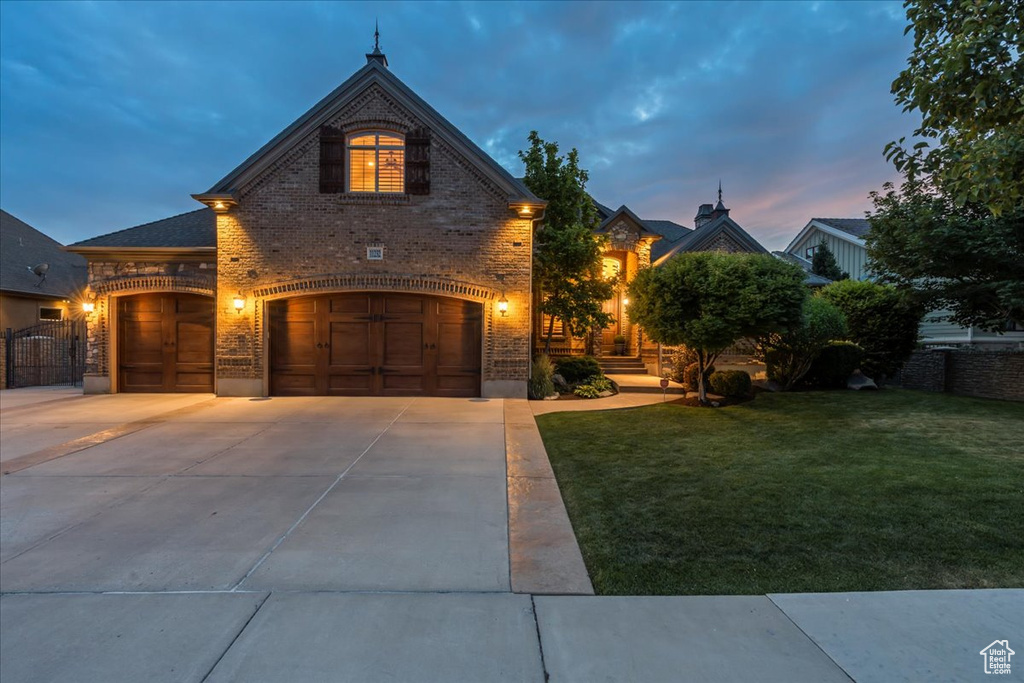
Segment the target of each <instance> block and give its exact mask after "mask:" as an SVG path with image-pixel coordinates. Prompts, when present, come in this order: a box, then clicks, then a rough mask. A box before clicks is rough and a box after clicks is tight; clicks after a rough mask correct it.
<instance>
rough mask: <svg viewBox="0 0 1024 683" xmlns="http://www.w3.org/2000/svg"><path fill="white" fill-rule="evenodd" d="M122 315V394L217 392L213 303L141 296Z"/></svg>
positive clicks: (122, 307)
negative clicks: (214, 374) (214, 360)
mask: <svg viewBox="0 0 1024 683" xmlns="http://www.w3.org/2000/svg"><path fill="white" fill-rule="evenodd" d="M117 313H118V326H117V328H118V329H117V334H118V338H117V348H118V388H119V390H120V391H129V392H143V391H145V392H212V391H213V324H214V310H213V299H211V298H209V297H205V296H197V295H192V294H140V295H138V296H127V297H122V298H120V299H118V304H117Z"/></svg>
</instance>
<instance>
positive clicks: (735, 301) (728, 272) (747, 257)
mask: <svg viewBox="0 0 1024 683" xmlns="http://www.w3.org/2000/svg"><path fill="white" fill-rule="evenodd" d="M803 283H804V271H803V270H802V269H801V268H799V267H798V266H795V265H792V264H790V263H786V262H784V261H782V260H780V259H776V258H773V257H771V256H768V255H764V254H722V253H717V252H697V253H685V254H681V255H679V256H677V257H676V258H674V259H672V260H671V261H669V262H668V263H666V264H665V265H663V266H661V267H659V268H647V269H644V270H642V271H640V273H639V274H637V277H636V278H635V279H634V280H633V282H632V283H630V286H629V296H630V300H631V303H630V305H629V307H628V310H629V316H630V320H632V321H633V322H635V323H637V324H639V325H640V326H641V327H643V329H644V333H645V334H646V335H647V337H648V338H649V339H651V340H653V341H656V342H660V343H662V344H667V345H671V346H678V345H685V346H687V347H689V348H691V349H692V350H693V351H694V352H695V354H696V356H697V363H698V365H699V372H698V374H697V376H698V395H699V397H700V401H701V402H702V403H707V387H706V385H705V371H706V369H707V368H708V367H709V366H710V365H711V364H712V363H714V361H715V358H717V357H718V355H719V354H720V353H721V352H722V351H723V350H724V349H726V348H727V347H729V346H730V345H732V344H733V343H734V342H736V341H737V340H738V339H742V338H744V337H751V338H756V337H761V336H764V335H767V334H771V333H773V332H780V331H782V330H785V329H788V328H789V327H791V326H793V325H798V324H799V323H800V316H801V306H802V304H803V300H804V298H805V297H806V296H807V291H806V290H805V288H804V284H803Z"/></svg>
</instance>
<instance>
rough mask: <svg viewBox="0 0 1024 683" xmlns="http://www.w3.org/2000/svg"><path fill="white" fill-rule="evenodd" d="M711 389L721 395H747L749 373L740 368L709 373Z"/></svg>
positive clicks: (749, 385)
mask: <svg viewBox="0 0 1024 683" xmlns="http://www.w3.org/2000/svg"><path fill="white" fill-rule="evenodd" d="M709 381H710V384H711V391H713V392H714V393H716V394H721V395H722V396H749V395H750V389H751V386H752V385H751V382H750V375H748V374H747V373H745V372H743V371H742V370H722V371H721V372H713V373H711V377H710V378H709Z"/></svg>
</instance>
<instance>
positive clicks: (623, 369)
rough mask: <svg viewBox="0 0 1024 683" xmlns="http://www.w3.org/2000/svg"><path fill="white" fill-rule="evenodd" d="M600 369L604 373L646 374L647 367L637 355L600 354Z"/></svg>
mask: <svg viewBox="0 0 1024 683" xmlns="http://www.w3.org/2000/svg"><path fill="white" fill-rule="evenodd" d="M599 362H600V363H601V370H603V371H604V374H606V375H646V374H647V367H646V366H644V363H643V361H642V360H640V358H639V357H637V356H601V358H600V359H599Z"/></svg>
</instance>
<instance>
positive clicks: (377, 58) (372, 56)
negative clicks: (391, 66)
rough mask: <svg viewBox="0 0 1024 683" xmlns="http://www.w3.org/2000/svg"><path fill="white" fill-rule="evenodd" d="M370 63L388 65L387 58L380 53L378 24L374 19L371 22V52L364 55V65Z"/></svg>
mask: <svg viewBox="0 0 1024 683" xmlns="http://www.w3.org/2000/svg"><path fill="white" fill-rule="evenodd" d="M370 62H377V63H378V64H381V65H382V66H387V65H388V58H387V57H386V56H384V53H383V52H381V51H380V22H379V21H378V20H377V19H376V18H375V19H374V20H373V52H370V53H369V54H367V55H366V63H367V64H369V63H370Z"/></svg>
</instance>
